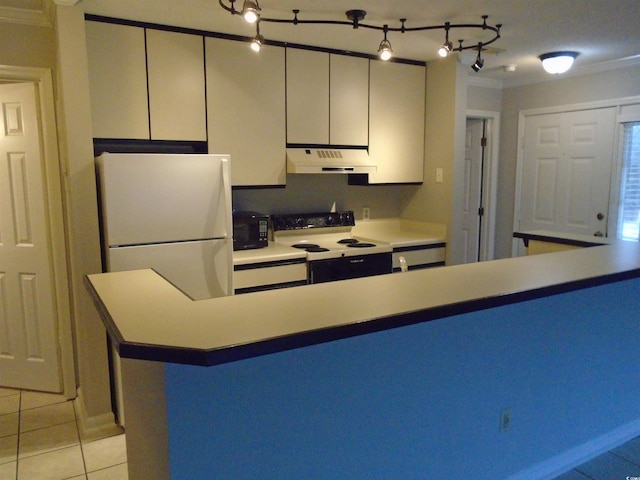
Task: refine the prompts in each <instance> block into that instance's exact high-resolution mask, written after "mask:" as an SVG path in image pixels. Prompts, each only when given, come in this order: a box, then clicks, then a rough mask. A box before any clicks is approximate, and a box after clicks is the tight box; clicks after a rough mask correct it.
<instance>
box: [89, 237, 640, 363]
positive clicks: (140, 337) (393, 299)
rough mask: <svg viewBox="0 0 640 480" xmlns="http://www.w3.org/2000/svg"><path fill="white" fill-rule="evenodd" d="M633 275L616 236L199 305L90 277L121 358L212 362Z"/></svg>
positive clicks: (166, 289)
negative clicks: (604, 241)
mask: <svg viewBox="0 0 640 480" xmlns="http://www.w3.org/2000/svg"><path fill="white" fill-rule="evenodd" d="M635 277H640V245H638V243H636V242H619V243H616V244H614V245H605V246H600V247H594V248H589V249H578V250H572V251H567V252H561V253H551V254H544V255H536V256H528V257H518V258H511V259H504V260H495V261H490V262H483V263H474V264H468V265H457V266H450V267H443V268H439V269H426V270H415V271H410V272H406V273H402V274H390V275H380V276H375V277H366V278H358V279H353V280H344V281H340V282H329V283H322V284H315V285H305V286H301V287H293V288H287V289H281V290H270V291H265V292H256V293H249V294H246V295H241V296H229V297H222V298H213V299H206V300H199V301H192V300H191V299H189V298H188V297H186V296H185V295H183V294H182V293H181V292H180V291H179V290H178V289H176V288H175V287H173V286H172V285H171V284H170V283H168V282H167V281H166V280H164V279H163V278H162V277H161V276H159V275H158V274H156V273H155V272H154V271H153V270H134V271H127V272H113V273H101V274H95V275H88V276H87V278H86V280H87V285H88V288H89V291H90V292H91V294H92V296H93V299H94V302H95V304H96V306H97V307H98V310H99V312H100V315H101V317H102V319H103V322H104V323H105V326H106V327H107V331H108V333H109V335H110V337H111V339H112V341H113V342H114V344H115V346H116V347H117V348H118V351H119V352H120V355H121V356H122V357H126V358H137V359H146V360H156V361H163V362H171V363H186V364H194V365H207V366H210V365H217V364H222V363H227V362H233V361H237V360H241V359H244V358H250V357H255V356H259V355H265V354H269V353H273V352H278V351H283V350H288V349H292V348H297V347H304V346H309V345H314V344H318V343H322V342H327V341H333V340H338V339H341V338H347V337H351V336H355V335H362V334H367V333H371V332H376V331H381V330H387V329H390V328H396V327H401V326H406V325H411V324H414V323H420V322H425V321H430V320H435V319H439V318H443V317H447V316H451V315H456V314H460V313H465V312H470V311H475V310H481V309H486V308H491V307H494V306H499V305H506V304H510V303H516V302H521V301H526V300H529V299H533V298H539V297H544V296H548V295H553V294H556V293H562V292H567V291H571V290H577V289H580V288H586V287H588V286H593V285H600V284H604V283H610V282H614V281H618V280H623V279H627V278H635ZM327 299H331V300H330V305H331V308H327Z"/></svg>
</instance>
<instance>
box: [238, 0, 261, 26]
mask: <svg viewBox="0 0 640 480" xmlns="http://www.w3.org/2000/svg"><path fill="white" fill-rule="evenodd" d="M242 16H243V17H244V19H245V20H246V21H247V22H248V23H256V22H257V21H258V18H260V6H259V5H258V2H257V1H256V0H244V4H243V5H242Z"/></svg>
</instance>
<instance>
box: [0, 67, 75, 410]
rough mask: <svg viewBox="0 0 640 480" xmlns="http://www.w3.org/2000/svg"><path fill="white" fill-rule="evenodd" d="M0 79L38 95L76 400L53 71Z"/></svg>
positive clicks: (68, 392)
mask: <svg viewBox="0 0 640 480" xmlns="http://www.w3.org/2000/svg"><path fill="white" fill-rule="evenodd" d="M0 80H8V81H12V82H25V83H34V84H35V86H36V90H37V93H38V98H37V104H38V109H39V110H38V113H39V116H40V122H41V124H40V143H41V145H42V156H43V162H42V163H43V173H44V179H43V180H44V185H45V188H46V192H45V193H44V195H45V198H46V201H47V220H48V225H47V229H48V231H49V236H50V242H51V246H50V248H51V257H50V258H51V265H52V278H53V283H54V284H53V285H52V289H53V291H54V299H53V300H54V303H55V311H56V317H57V318H56V320H57V325H56V327H57V332H58V350H59V352H60V369H61V372H60V373H61V377H62V391H63V394H64V396H65V397H66V398H67V399H72V398H75V397H76V374H75V355H74V348H73V329H72V323H71V306H70V297H69V277H68V273H67V272H68V268H67V258H68V256H67V243H66V236H65V228H64V225H65V221H64V207H63V188H62V181H61V179H62V178H66V177H67V172H66V171H65V170H63V169H62V164H61V163H60V155H59V152H58V132H57V125H56V115H55V106H54V105H55V102H54V94H53V79H52V74H51V70H49V69H46V68H34V67H16V66H6V65H0Z"/></svg>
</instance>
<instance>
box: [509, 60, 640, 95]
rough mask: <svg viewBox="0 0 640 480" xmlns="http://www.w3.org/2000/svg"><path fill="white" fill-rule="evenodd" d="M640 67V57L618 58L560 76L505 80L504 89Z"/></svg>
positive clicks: (543, 74) (548, 75) (576, 69)
mask: <svg viewBox="0 0 640 480" xmlns="http://www.w3.org/2000/svg"><path fill="white" fill-rule="evenodd" d="M638 65H640V55H633V56H631V57H625V58H618V59H615V60H609V61H606V62H601V63H594V64H591V65H583V66H579V67H573V68H572V69H571V70H569V71H568V72H566V73H563V74H560V75H551V74H549V73H539V74H536V75H530V76H527V77H521V78H513V79H507V80H504V85H503V86H504V88H510V87H521V86H524V85H532V84H534V83H542V82H552V81H555V80H560V79H564V78H571V77H578V76H581V75H591V74H594V73H602V72H608V71H611V70H620V69H623V68H629V67H635V66H638Z"/></svg>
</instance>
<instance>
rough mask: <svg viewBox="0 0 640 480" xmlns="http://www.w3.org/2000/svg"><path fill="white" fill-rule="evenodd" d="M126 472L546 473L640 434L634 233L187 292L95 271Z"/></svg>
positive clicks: (199, 475) (639, 293) (639, 272)
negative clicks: (301, 282)
mask: <svg viewBox="0 0 640 480" xmlns="http://www.w3.org/2000/svg"><path fill="white" fill-rule="evenodd" d="M87 285H88V288H89V290H90V291H91V292H92V295H93V298H94V301H95V304H96V306H97V308H98V310H99V311H100V314H101V316H102V319H103V321H104V324H105V326H106V329H107V332H108V334H109V336H110V338H111V341H112V343H113V344H114V345H115V346H116V348H117V350H118V352H119V354H120V356H121V357H122V369H123V391H124V401H125V409H126V412H127V424H126V436H127V452H128V462H129V478H130V479H131V480H139V479H148V478H154V479H162V478H171V479H189V480H194V479H225V480H227V479H258V478H259V479H274V480H275V479H278V480H282V479H337V478H340V479H390V478H398V479H400V478H402V479H451V478H469V477H472V478H474V479H475V480H478V479H486V480H495V479H510V480H516V479H522V480H524V479H533V478H552V475H554V474H559V473H561V472H563V471H565V470H568V469H570V468H572V467H573V466H575V465H577V464H579V463H581V462H582V461H584V460H585V459H586V458H589V457H590V456H595V455H597V454H599V453H601V452H603V451H605V450H607V449H609V448H611V447H612V446H615V445H617V444H620V443H623V442H625V441H626V440H628V439H629V438H632V437H633V436H637V435H638V434H640V402H638V394H637V392H639V391H640V375H638V371H640V321H638V312H639V311H640V245H638V244H637V243H632V242H620V243H615V244H612V245H605V246H599V247H594V248H588V249H580V250H572V251H566V252H560V253H550V254H542V255H535V256H526V257H519V258H513V259H505V260H497V261H491V262H485V263H477V264H470V265H460V266H450V267H442V268H437V269H427V270H416V271H409V272H405V273H397V274H388V275H380V276H376V277H366V278H359V279H353V280H344V281H339V282H331V283H324V284H315V285H306V286H300V287H293V288H287V289H280V290H271V291H264V292H256V293H250V294H246V295H237V296H229V297H222V298H214V299H206V300H198V301H193V300H191V299H190V298H189V297H187V296H186V295H184V294H183V293H182V292H181V291H180V290H178V289H176V288H175V287H174V286H173V285H171V284H170V283H168V282H167V281H166V280H164V279H163V278H162V277H161V276H159V275H158V274H157V273H155V272H154V271H152V270H135V271H129V272H115V273H103V274H96V275H89V276H88V277H87Z"/></svg>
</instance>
